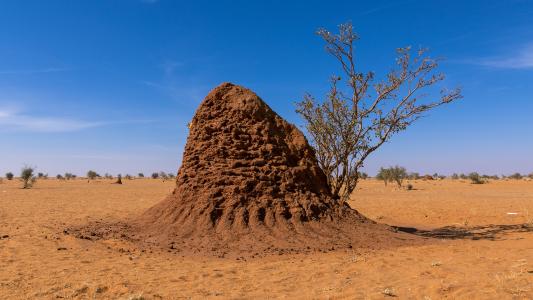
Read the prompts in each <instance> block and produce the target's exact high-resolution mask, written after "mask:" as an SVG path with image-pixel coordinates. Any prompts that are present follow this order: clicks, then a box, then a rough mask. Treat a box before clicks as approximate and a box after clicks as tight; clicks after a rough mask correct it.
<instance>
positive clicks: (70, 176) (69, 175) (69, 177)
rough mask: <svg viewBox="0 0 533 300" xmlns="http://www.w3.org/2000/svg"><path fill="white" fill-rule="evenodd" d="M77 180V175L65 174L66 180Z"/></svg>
mask: <svg viewBox="0 0 533 300" xmlns="http://www.w3.org/2000/svg"><path fill="white" fill-rule="evenodd" d="M74 178H76V175H74V174H72V173H65V179H66V180H71V179H74Z"/></svg>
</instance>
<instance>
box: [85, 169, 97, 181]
mask: <svg viewBox="0 0 533 300" xmlns="http://www.w3.org/2000/svg"><path fill="white" fill-rule="evenodd" d="M96 177H100V175H98V173H96V172H95V171H93V170H90V171H89V172H87V178H88V179H90V180H94V179H96Z"/></svg>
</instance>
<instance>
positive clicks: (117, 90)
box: [0, 0, 533, 175]
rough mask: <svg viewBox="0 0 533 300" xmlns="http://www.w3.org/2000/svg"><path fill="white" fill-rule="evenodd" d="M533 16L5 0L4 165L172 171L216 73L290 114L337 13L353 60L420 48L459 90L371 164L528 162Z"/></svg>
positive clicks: (362, 5) (288, 5) (307, 88)
mask: <svg viewBox="0 0 533 300" xmlns="http://www.w3.org/2000/svg"><path fill="white" fill-rule="evenodd" d="M215 2H216V3H215ZM532 16H533V1H528V0H524V1H512V0H510V1H501V0H489V1H484V0H483V1H482V0H478V1H459V0H457V1H450V0H447V1H444V0H442V1H437V0H436V1H424V0H411V1H345V2H343V1H187V2H185V1H170V0H102V1H97V0H94V1H67V0H65V1H41V0H35V1H24V0H21V1H1V2H0V174H3V173H5V172H6V171H13V172H16V173H18V172H19V171H20V168H21V167H22V166H23V165H24V164H29V165H33V166H36V167H37V168H38V171H42V172H48V173H50V174H51V175H55V174H57V173H64V172H67V171H69V172H74V173H77V174H79V175H83V174H85V173H86V171H87V170H89V169H95V170H96V171H98V172H100V173H105V172H109V173H113V174H116V173H122V174H125V173H131V174H136V173H137V172H141V171H142V172H145V173H150V172H153V171H158V170H164V171H167V172H173V173H175V172H176V170H177V168H178V165H179V162H180V160H181V155H182V148H183V146H184V143H185V139H186V135H187V128H186V124H187V122H188V121H189V120H190V119H191V118H192V116H193V113H194V110H195V108H196V107H197V105H198V104H199V103H200V101H201V100H202V98H203V97H204V96H205V95H206V94H207V93H208V91H209V90H210V89H211V88H213V87H215V86H216V85H218V84H219V83H221V82H224V81H231V82H234V83H237V84H241V85H244V86H246V87H249V88H251V89H252V90H254V91H255V92H257V93H258V94H259V95H260V96H261V97H262V98H263V99H264V100H265V101H266V102H267V103H268V104H270V105H271V107H273V108H274V109H275V110H276V111H277V112H278V113H279V114H280V115H281V116H283V117H285V118H286V119H288V120H289V121H291V122H293V123H296V124H300V125H301V121H300V119H299V118H298V116H297V115H296V114H295V112H294V105H293V103H294V102H295V101H297V100H299V99H300V98H301V97H302V95H303V94H304V93H305V92H311V93H313V94H315V95H316V96H321V95H324V94H325V93H326V92H327V88H328V83H327V80H328V78H329V77H330V75H332V74H334V73H337V72H338V68H337V67H338V66H337V65H336V63H335V61H334V59H333V58H331V57H330V56H328V55H327V54H326V53H325V52H324V49H323V43H322V41H321V40H320V38H318V37H317V36H316V35H315V34H314V32H315V30H316V29H317V28H318V27H326V28H328V29H331V30H334V29H335V26H336V25H338V24H340V23H342V22H345V21H348V20H351V21H352V22H353V24H354V25H355V27H356V29H357V32H358V33H359V34H360V36H361V40H360V42H359V44H358V56H359V59H360V61H361V65H360V66H361V68H362V69H363V70H372V71H375V72H376V73H377V75H378V77H379V75H380V74H383V73H384V72H386V71H387V70H388V69H389V68H390V67H391V66H392V64H393V59H394V57H395V54H394V49H395V48H397V47H400V46H405V45H413V46H415V47H417V46H419V45H420V46H425V47H429V48H430V49H431V54H432V56H438V57H445V58H446V59H447V60H446V61H445V62H444V63H443V64H442V65H441V70H442V71H443V72H445V73H446V74H447V75H448V78H447V80H446V82H445V84H446V85H449V86H456V85H460V86H462V87H463V89H464V99H462V100H461V101H460V102H457V103H455V104H452V105H449V106H447V107H442V108H439V109H438V110H436V111H433V112H431V113H430V114H429V115H428V116H427V117H426V118H424V119H422V120H420V121H419V122H418V123H416V125H414V126H413V127H412V128H410V129H409V130H408V131H406V132H404V133H402V134H400V135H397V136H395V137H394V138H393V139H392V140H391V142H390V143H388V144H386V145H385V146H383V148H382V149H381V150H380V151H379V152H377V153H375V155H373V156H372V157H371V158H370V159H369V160H368V162H367V166H366V170H367V172H369V173H371V174H372V173H375V171H376V169H377V168H379V167H380V166H388V165H392V164H400V165H403V166H405V167H407V168H408V169H409V170H411V171H417V172H421V173H433V172H439V173H445V174H448V173H452V172H469V171H474V170H475V171H478V172H481V173H490V174H506V173H511V172H515V171H518V172H522V173H526V172H527V173H529V172H533V154H532V153H533V89H532V86H533V21H532Z"/></svg>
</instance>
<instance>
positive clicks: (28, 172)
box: [20, 166, 37, 189]
mask: <svg viewBox="0 0 533 300" xmlns="http://www.w3.org/2000/svg"><path fill="white" fill-rule="evenodd" d="M34 171H35V170H34V168H32V167H28V166H26V167H24V168H22V171H21V172H20V181H22V188H23V189H30V188H32V187H33V184H34V183H35V181H36V180H37V178H35V175H34V174H33V172H34Z"/></svg>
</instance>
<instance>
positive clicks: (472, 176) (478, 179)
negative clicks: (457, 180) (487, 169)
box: [468, 172, 485, 184]
mask: <svg viewBox="0 0 533 300" xmlns="http://www.w3.org/2000/svg"><path fill="white" fill-rule="evenodd" d="M468 178H469V179H470V181H471V182H472V184H483V183H485V180H483V179H481V176H479V174H478V173H476V172H472V173H470V174H468Z"/></svg>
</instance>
